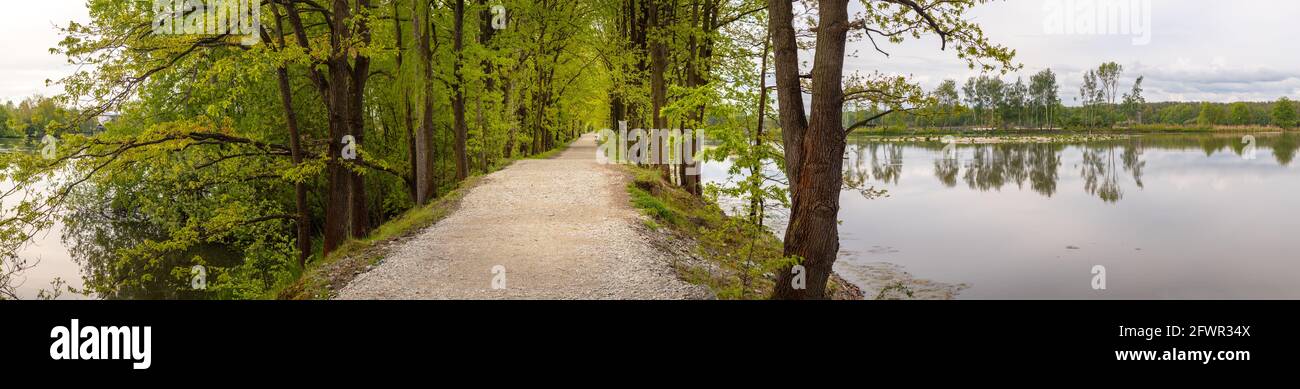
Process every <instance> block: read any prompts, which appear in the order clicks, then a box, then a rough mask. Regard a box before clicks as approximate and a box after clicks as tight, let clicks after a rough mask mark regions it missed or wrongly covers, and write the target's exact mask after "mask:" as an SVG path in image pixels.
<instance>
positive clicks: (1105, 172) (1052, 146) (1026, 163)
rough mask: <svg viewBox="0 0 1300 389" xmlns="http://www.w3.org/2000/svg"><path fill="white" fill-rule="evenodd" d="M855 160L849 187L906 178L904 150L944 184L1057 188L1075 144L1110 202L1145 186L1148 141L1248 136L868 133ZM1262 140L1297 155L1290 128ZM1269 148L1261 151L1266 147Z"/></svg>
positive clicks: (1278, 154)
mask: <svg viewBox="0 0 1300 389" xmlns="http://www.w3.org/2000/svg"><path fill="white" fill-rule="evenodd" d="M851 141H852V143H850V145H849V152H848V157H849V163H847V164H845V171H844V180H845V183H846V187H848V188H859V187H865V186H869V185H870V184H871V183H873V182H874V183H878V184H885V185H894V186H897V185H899V184H900V180H901V179H902V177H903V176H904V174H903V172H904V160H905V159H904V155H903V153H904V150H907V149H913V150H920V151H924V152H927V153H929V154H933V159H934V163H933V165H934V177H935V178H936V179H937V180H938V181H939V183H940V184H942V185H943V186H945V187H948V188H955V187H957V185H958V184H959V183H965V184H966V186H967V187H969V188H970V189H972V190H978V191H982V192H988V191H1001V190H1002V189H1003V188H1005V187H1007V186H1008V185H1012V184H1014V185H1015V186H1016V187H1017V188H1019V189H1024V188H1025V187H1026V184H1027V185H1028V187H1029V189H1031V190H1033V191H1034V192H1036V193H1038V194H1040V195H1042V196H1045V197H1052V196H1053V195H1055V194H1057V191H1058V183H1059V182H1060V180H1061V172H1060V170H1061V165H1062V163H1061V160H1062V156H1063V155H1064V154H1065V153H1066V152H1068V151H1072V150H1073V151H1077V152H1078V153H1079V157H1078V159H1077V164H1076V166H1077V169H1078V172H1079V177H1080V179H1081V180H1080V181H1081V182H1082V184H1083V185H1082V186H1083V187H1082V189H1083V191H1084V192H1085V193H1088V194H1089V195H1092V196H1094V197H1096V198H1098V199H1100V200H1102V201H1104V202H1107V203H1116V202H1119V201H1120V200H1123V199H1124V196H1125V194H1126V193H1125V186H1126V185H1131V187H1132V189H1136V190H1142V189H1144V188H1146V183H1145V182H1144V181H1143V178H1144V175H1145V174H1146V168H1147V161H1146V159H1145V155H1146V153H1147V150H1148V149H1160V150H1171V151H1178V150H1193V149H1199V150H1201V151H1202V152H1204V153H1205V154H1206V156H1207V157H1212V156H1214V155H1215V154H1217V153H1220V152H1223V151H1225V150H1231V151H1232V152H1233V153H1235V154H1237V155H1238V156H1241V157H1243V158H1245V157H1246V156H1247V155H1246V154H1245V153H1246V152H1247V151H1248V149H1247V144H1246V143H1244V142H1242V141H1241V138H1240V137H1239V136H1226V135H1225V136H1186V137H1181V136H1153V137H1133V138H1128V139H1117V140H1108V141H1100V142H1087V143H1041V142H1033V143H993V144H958V145H953V146H950V147H954V148H955V152H949V151H945V150H944V147H945V144H944V143H941V142H935V141H929V142H875V141H872V140H871V139H870V138H857V139H853V140H851ZM1257 142H1258V144H1257V148H1258V149H1259V150H1264V149H1269V150H1271V152H1272V155H1273V157H1274V160H1275V161H1276V162H1277V164H1278V165H1280V166H1289V165H1290V164H1291V162H1292V161H1293V160H1294V159H1295V155H1296V150H1297V146H1298V144H1300V142H1297V141H1296V135H1295V134H1292V133H1285V134H1277V135H1264V136H1257ZM1260 154H1261V155H1262V154H1263V153H1262V152H1261V153H1260Z"/></svg>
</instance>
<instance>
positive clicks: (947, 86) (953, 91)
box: [934, 79, 961, 125]
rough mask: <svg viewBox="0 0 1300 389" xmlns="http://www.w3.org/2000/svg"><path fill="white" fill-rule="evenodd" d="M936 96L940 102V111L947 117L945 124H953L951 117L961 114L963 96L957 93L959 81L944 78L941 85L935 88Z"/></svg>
mask: <svg viewBox="0 0 1300 389" xmlns="http://www.w3.org/2000/svg"><path fill="white" fill-rule="evenodd" d="M934 98H935V100H936V101H937V102H938V107H939V109H940V112H942V114H943V115H944V117H945V118H946V120H945V121H944V124H945V125H951V124H952V122H951V118H952V117H953V116H956V115H957V114H959V113H960V109H961V96H958V94H957V81H954V80H951V79H948V80H943V82H942V83H940V84H939V87H938V88H935V90H934Z"/></svg>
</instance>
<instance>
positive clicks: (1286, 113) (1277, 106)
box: [1272, 97, 1296, 128]
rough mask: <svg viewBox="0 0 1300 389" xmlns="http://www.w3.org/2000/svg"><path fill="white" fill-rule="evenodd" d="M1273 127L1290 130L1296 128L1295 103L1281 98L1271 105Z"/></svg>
mask: <svg viewBox="0 0 1300 389" xmlns="http://www.w3.org/2000/svg"><path fill="white" fill-rule="evenodd" d="M1272 116H1273V125H1275V126H1278V127H1282V128H1292V127H1295V126H1296V111H1295V103H1293V102H1291V99H1289V98H1286V97H1282V98H1280V99H1277V102H1276V103H1273V112H1272Z"/></svg>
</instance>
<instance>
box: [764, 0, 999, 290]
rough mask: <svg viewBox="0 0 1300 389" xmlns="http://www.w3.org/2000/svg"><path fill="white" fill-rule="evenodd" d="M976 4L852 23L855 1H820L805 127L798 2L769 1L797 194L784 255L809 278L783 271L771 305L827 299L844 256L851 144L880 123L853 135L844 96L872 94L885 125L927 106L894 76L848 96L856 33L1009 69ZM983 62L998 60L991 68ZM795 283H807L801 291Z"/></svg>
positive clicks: (897, 7) (881, 9) (919, 8)
mask: <svg viewBox="0 0 1300 389" xmlns="http://www.w3.org/2000/svg"><path fill="white" fill-rule="evenodd" d="M977 3H982V1H946V0H931V1H914V0H886V1H878V2H871V4H868V5H870V6H869V7H867V9H866V11H865V14H864V15H863V18H861V19H857V20H853V21H850V20H849V12H848V0H829V1H821V2H819V3H818V4H817V6H818V9H817V19H816V22H817V25H816V27H814V30H815V34H816V38H815V55H814V58H813V61H812V62H813V65H812V73H811V78H812V80H811V82H810V83H809V87H810V88H811V95H812V99H811V107H810V110H809V116H808V117H807V120H806V121H805V120H804V116H803V111H804V109H803V96H802V93H801V84H800V82H799V81H800V74H799V68H798V63H799V57H798V56H799V52H798V48H797V45H796V33H795V29H794V26H793V23H794V12H793V6H792V2H789V1H784V0H770V1H768V12H769V23H770V25H769V29H770V31H771V32H772V34H773V35H772V36H773V40H774V46H775V51H774V55H775V58H776V66H777V68H776V73H777V77H776V80H777V95H778V101H779V104H780V114H781V123H782V125H783V127H782V131H784V134H783V135H784V138H785V141H786V142H785V150H786V156H785V159H786V165H787V171H788V172H787V176H788V178H789V180H790V182H791V191H792V193H793V201H792V207H791V211H790V224H789V227H788V228H787V230H786V237H785V250H784V253H785V256H787V257H794V258H797V259H798V260H799V261H801V262H800V264H799V265H798V266H801V267H802V268H803V269H804V270H805V272H798V273H797V274H796V272H795V271H794V269H795V268H793V266H791V267H787V268H786V269H783V271H780V272H778V278H777V281H776V285H775V287H774V290H773V295H772V297H773V298H777V299H821V298H825V296H826V293H825V292H826V283H827V281H828V280H829V278H830V273H831V268H832V266H833V265H834V263H835V257H836V255H837V254H838V252H839V232H838V222H839V221H838V219H837V215H838V211H839V196H840V190H841V187H842V185H843V174H842V173H843V159H842V157H843V155H844V148H845V137H846V136H847V135H848V133H849V132H851V131H852V130H854V129H856V128H860V127H863V126H867V125H870V123H871V122H872V121H873V120H874V119H876V117H868V118H865V119H864V120H861V121H859V122H858V123H854V124H852V125H850V126H849V127H848V128H847V129H846V128H845V127H844V125H843V123H842V121H841V120H842V113H843V111H844V102H845V100H846V95H850V96H867V98H866V99H867V101H869V102H874V103H876V104H873V105H879V106H883V107H886V109H885V110H884V112H882V114H878V115H875V116H880V117H883V116H884V115H888V114H889V113H893V112H899V111H906V110H909V109H911V108H913V107H915V106H916V105H918V104H921V103H925V102H926V101H925V100H926V98H925V96H924V94H923V93H921V92H919V87H917V86H916V85H915V84H913V83H909V82H907V81H906V79H900V78H896V77H875V78H868V79H865V80H863V82H862V83H861V84H860V85H850V88H848V89H849V92H848V93H846V92H845V89H846V88H845V85H844V84H843V80H844V74H843V71H844V54H845V45H846V41H847V38H848V33H849V31H850V30H854V31H857V32H862V33H864V34H866V35H867V36H868V37H871V36H873V35H881V36H888V37H890V41H891V42H894V43H899V42H902V41H903V37H904V36H907V34H904V32H907V33H909V34H912V35H914V36H919V35H920V34H921V33H922V31H924V32H927V33H932V34H934V35H937V36H938V37H939V38H940V40H941V41H942V46H941V48H947V47H948V45H950V44H951V45H953V46H955V47H954V48H955V49H956V50H955V51H956V53H957V55H958V57H959V58H961V59H963V60H965V61H967V63H968V65H970V66H971V67H976V66H980V67H981V68H982V69H984V70H986V71H992V70H994V69H996V67H995V65H994V64H998V65H1001V66H1003V67H1004V68H1006V67H1011V66H1012V65H1011V58H1012V57H1013V56H1014V52H1013V51H1011V50H1008V49H1006V48H1004V47H1001V46H996V45H993V44H990V43H988V41H987V40H986V39H985V38H984V35H983V32H982V31H981V30H980V29H979V27H978V26H977V25H975V24H973V23H972V22H969V21H967V19H965V18H963V17H962V15H963V14H964V13H965V12H966V11H967V10H969V9H970V7H972V6H974V5H975V4H977ZM872 41H873V42H875V41H874V40H872ZM877 49H879V47H878V46H877ZM983 59H991V60H992V62H993V64H989V63H987V62H983V61H981V60H983ZM801 151H802V152H801ZM791 166H793V167H791ZM797 279H804V280H805V281H806V283H802V284H796V283H795V282H794V281H796V280H797ZM801 286H806V287H804V288H801Z"/></svg>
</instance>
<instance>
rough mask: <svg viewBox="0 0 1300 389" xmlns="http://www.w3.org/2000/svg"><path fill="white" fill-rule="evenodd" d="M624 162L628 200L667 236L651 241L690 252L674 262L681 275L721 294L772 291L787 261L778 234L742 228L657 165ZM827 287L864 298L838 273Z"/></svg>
mask: <svg viewBox="0 0 1300 389" xmlns="http://www.w3.org/2000/svg"><path fill="white" fill-rule="evenodd" d="M624 168H626V169H627V170H628V171H629V172H631V174H632V177H633V178H632V182H631V183H629V184H628V186H627V193H628V200H629V202H630V203H631V204H632V206H633V207H635V208H636V209H638V210H640V211H641V213H642V214H644V215H646V216H647V219H646V220H645V222H644V224H645V225H646V227H647V228H648V229H650V230H651V231H654V232H656V233H657V234H658V237H659V238H663V239H662V240H663V241H656V242H653V243H655V245H656V246H658V247H659V249H661V250H665V251H674V250H678V249H679V248H681V247H687V248H688V251H690V254H692V255H690V257H691V259H690V260H679V261H675V262H674V264H673V267H674V270H676V271H677V275H678V278H680V279H682V280H683V281H686V282H689V283H691V284H695V285H703V286H706V287H708V288H709V289H710V290H711V291H713V293H714V295H716V296H717V297H718V298H719V299H733V300H744V299H763V298H767V296H769V295H770V294H771V291H772V286H773V284H774V282H775V281H774V279H775V276H774V274H773V272H774V271H777V269H781V268H784V265H785V264H788V263H789V260H787V259H786V258H785V257H784V255H783V244H782V242H781V240H780V239H778V238H777V237H776V235H773V234H772V233H771V232H769V231H767V230H766V229H764V230H762V232H761V233H759V234H753V233H751V231H753V230H752V229H749V230H746V229H743V228H739V226H743V225H745V223H747V221H745V220H743V219H741V218H734V217H731V216H727V215H726V214H725V213H724V212H723V211H722V209H721V208H719V207H718V206H717V205H715V204H713V203H710V202H708V201H705V200H704V199H702V198H700V197H698V196H695V195H692V194H690V193H687V192H686V191H684V190H682V189H681V188H679V187H677V186H676V185H674V184H672V183H670V182H668V181H667V180H665V179H664V178H663V177H662V176H661V175H660V172H659V171H658V170H656V169H650V168H644V167H637V166H630V165H625V166H624ZM656 240H658V239H656ZM751 245H752V247H753V253H752V256H751V255H750V250H749V248H750V247H751ZM747 261H748V262H750V263H751V264H750V265H748V266H746V265H745V263H746V262H747ZM747 272H748V273H749V275H748V276H747V274H746V273H747ZM828 293H829V294H830V295H831V296H833V297H835V298H839V299H860V298H861V291H859V290H857V288H856V287H853V286H851V285H848V283H847V282H845V281H843V280H842V279H840V278H839V277H832V278H831V283H830V285H829V287H828Z"/></svg>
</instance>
